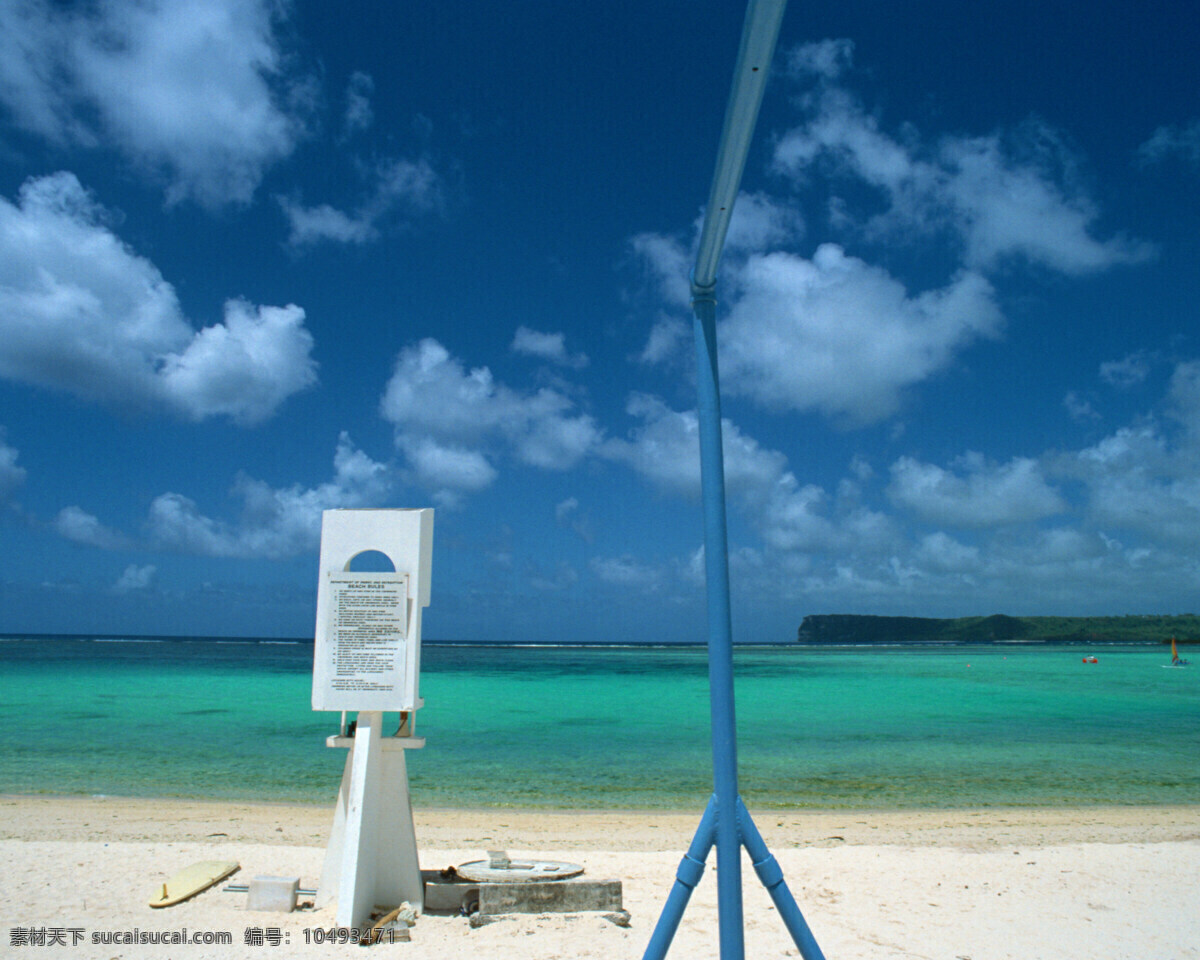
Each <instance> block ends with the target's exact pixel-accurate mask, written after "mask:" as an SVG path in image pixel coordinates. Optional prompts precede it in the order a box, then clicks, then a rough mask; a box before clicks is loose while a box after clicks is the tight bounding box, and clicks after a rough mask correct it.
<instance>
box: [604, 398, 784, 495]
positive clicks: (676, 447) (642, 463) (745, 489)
mask: <svg viewBox="0 0 1200 960" xmlns="http://www.w3.org/2000/svg"><path fill="white" fill-rule="evenodd" d="M625 409H626V412H627V413H628V414H629V415H630V416H632V417H635V418H637V419H638V420H639V421H641V422H640V424H639V425H638V426H636V427H635V428H634V429H633V430H631V431H630V433H629V439H627V440H624V439H618V438H613V439H610V440H607V441H605V443H604V444H603V445H602V446H601V447H600V449H599V451H598V452H599V453H600V454H601V455H602V456H603V457H605V458H606V459H609V460H613V461H616V462H619V463H624V464H626V465H627V466H629V467H630V468H631V469H633V470H634V471H635V472H637V473H639V474H641V475H642V476H643V477H645V478H647V479H648V480H650V481H651V482H653V483H654V484H655V485H656V486H658V487H660V488H662V489H663V490H666V491H668V492H671V493H678V494H682V495H684V496H689V497H696V496H699V494H700V440H699V421H698V419H697V417H696V412H695V411H694V410H687V411H683V412H679V411H675V410H672V409H671V408H669V407H668V406H667V405H666V404H665V403H663V402H662V400H660V399H658V398H657V397H652V396H649V395H647V394H641V393H635V394H632V395H631V396H630V398H629V400H628V402H627V403H626V407H625ZM721 424H722V426H721V429H722V439H723V446H724V452H725V484H726V487H727V489H728V491H729V493H730V495H734V496H739V497H746V498H748V499H761V497H762V492H763V490H764V488H766V487H769V486H770V485H771V484H773V483H774V482H776V481H777V479H778V477H779V476H780V475H781V474H782V473H783V472H784V470H785V468H786V465H787V458H786V457H784V455H783V454H782V453H780V452H778V451H777V450H767V449H765V448H763V447H761V446H760V445H759V444H758V442H757V441H756V440H754V439H753V438H752V437H748V436H746V435H745V434H743V433H742V432H741V431H740V430H739V429H738V428H737V427H736V426H735V425H734V424H733V423H732V422H730V421H729V420H727V419H725V420H722V421H721Z"/></svg>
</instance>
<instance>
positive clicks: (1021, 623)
mask: <svg viewBox="0 0 1200 960" xmlns="http://www.w3.org/2000/svg"><path fill="white" fill-rule="evenodd" d="M1172 637H1175V638H1176V639H1177V640H1178V641H1179V642H1180V643H1200V616H1196V615H1195V614H1190V613H1187V614H1182V615H1180V616H1171V617H1166V616H1127V617H1007V616H1005V615H1003V614H994V615H993V616H990V617H957V618H955V619H950V620H939V619H934V618H931V617H872V616H860V615H857V614H848V613H834V614H825V615H813V616H808V617H805V618H804V622H803V623H801V624H800V631H799V634H798V635H797V637H796V640H797V641H798V642H799V643H997V642H1004V641H1009V642H1012V641H1023V642H1027V643H1072V642H1074V643H1088V642H1096V643H1169V642H1170V640H1171V638H1172Z"/></svg>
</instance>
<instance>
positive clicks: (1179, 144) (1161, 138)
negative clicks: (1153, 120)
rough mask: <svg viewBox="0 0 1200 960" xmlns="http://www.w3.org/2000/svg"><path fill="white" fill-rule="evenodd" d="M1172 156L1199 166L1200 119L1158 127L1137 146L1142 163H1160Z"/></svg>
mask: <svg viewBox="0 0 1200 960" xmlns="http://www.w3.org/2000/svg"><path fill="white" fill-rule="evenodd" d="M1172 156H1178V157H1180V158H1181V159H1183V160H1186V161H1188V162H1189V163H1192V164H1196V165H1198V166H1200V120H1192V121H1191V122H1190V123H1186V124H1178V125H1175V126H1163V127H1159V128H1158V129H1157V130H1155V131H1154V133H1153V134H1152V135H1151V136H1150V139H1149V140H1147V141H1146V142H1145V143H1143V144H1142V145H1141V146H1140V147H1138V159H1139V160H1141V161H1142V162H1143V163H1161V162H1162V161H1164V160H1166V159H1167V158H1169V157H1172Z"/></svg>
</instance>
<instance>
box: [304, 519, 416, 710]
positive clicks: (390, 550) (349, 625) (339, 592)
mask: <svg viewBox="0 0 1200 960" xmlns="http://www.w3.org/2000/svg"><path fill="white" fill-rule="evenodd" d="M432 548H433V511H432V510H327V511H325V514H324V516H323V518H322V524H321V574H320V581H319V583H318V586H317V625H316V626H317V629H316V642H315V647H314V651H313V694H312V704H313V709H314V710H401V711H411V710H415V709H417V708H418V707H419V706H421V702H422V701H421V699H420V696H419V695H418V689H417V681H418V674H419V672H420V663H421V658H420V644H421V608H422V607H425V606H428V605H429V572H430V570H429V568H430V564H431V559H432V552H433V550H432ZM368 550H371V551H378V552H380V553H382V554H384V555H385V556H387V557H388V558H389V559H390V560H391V562H392V565H393V566H394V567H395V572H394V573H358V572H354V571H351V570H349V569H348V568H349V567H350V566H351V565H352V562H353V560H354V558H355V557H356V556H358V554H360V553H363V552H365V551H368Z"/></svg>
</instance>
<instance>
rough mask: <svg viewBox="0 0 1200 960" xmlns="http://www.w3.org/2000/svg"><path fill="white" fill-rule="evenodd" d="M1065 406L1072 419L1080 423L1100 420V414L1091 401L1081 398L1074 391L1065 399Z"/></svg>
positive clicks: (1068, 393)
mask: <svg viewBox="0 0 1200 960" xmlns="http://www.w3.org/2000/svg"><path fill="white" fill-rule="evenodd" d="M1063 406H1064V407H1066V410H1067V413H1068V414H1069V415H1070V417H1071V419H1072V420H1076V421H1078V422H1080V423H1084V422H1087V421H1089V420H1099V419H1100V414H1099V413H1097V412H1096V408H1095V407H1093V406H1092V404H1091V401H1089V400H1086V399H1085V398H1083V397H1081V396H1079V394H1077V393H1076V392H1075V391H1074V390H1069V391H1068V392H1067V395H1066V396H1065V397H1063Z"/></svg>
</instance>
